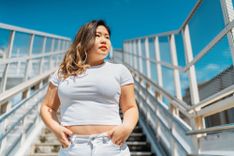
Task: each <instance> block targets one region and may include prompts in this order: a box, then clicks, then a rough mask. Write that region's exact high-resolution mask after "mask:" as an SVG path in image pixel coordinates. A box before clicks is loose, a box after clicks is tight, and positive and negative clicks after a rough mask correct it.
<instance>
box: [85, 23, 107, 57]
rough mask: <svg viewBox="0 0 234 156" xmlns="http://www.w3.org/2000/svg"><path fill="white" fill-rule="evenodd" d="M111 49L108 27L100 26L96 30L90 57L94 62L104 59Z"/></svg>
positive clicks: (89, 53)
mask: <svg viewBox="0 0 234 156" xmlns="http://www.w3.org/2000/svg"><path fill="white" fill-rule="evenodd" d="M110 48H111V41H110V36H109V33H108V31H107V29H106V27H104V26H102V25H100V26H98V27H97V29H96V34H95V42H94V46H93V47H92V48H91V50H90V51H89V52H88V57H89V58H91V59H92V60H93V59H94V60H97V61H98V60H102V59H104V58H105V57H106V56H107V55H108V53H109V51H110Z"/></svg>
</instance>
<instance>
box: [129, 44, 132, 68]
mask: <svg viewBox="0 0 234 156" xmlns="http://www.w3.org/2000/svg"><path fill="white" fill-rule="evenodd" d="M132 43H133V42H132V41H130V42H129V53H128V56H129V60H128V63H129V64H130V66H131V67H132V66H133V62H132V50H133V46H132Z"/></svg>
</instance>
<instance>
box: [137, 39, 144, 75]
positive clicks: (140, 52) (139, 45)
mask: <svg viewBox="0 0 234 156" xmlns="http://www.w3.org/2000/svg"><path fill="white" fill-rule="evenodd" d="M138 52H139V58H138V59H139V67H140V72H141V73H143V66H142V51H141V40H140V39H138Z"/></svg>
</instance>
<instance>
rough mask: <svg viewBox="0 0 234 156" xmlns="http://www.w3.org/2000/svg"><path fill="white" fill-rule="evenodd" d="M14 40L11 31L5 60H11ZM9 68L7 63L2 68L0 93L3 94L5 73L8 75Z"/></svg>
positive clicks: (13, 33) (5, 81)
mask: <svg viewBox="0 0 234 156" xmlns="http://www.w3.org/2000/svg"><path fill="white" fill-rule="evenodd" d="M14 39H15V31H14V30H12V31H11V35H10V40H9V45H8V50H7V53H6V58H11V54H12V49H13V44H14ZM9 66H10V65H9V63H7V64H6V65H5V68H4V71H3V75H2V82H1V88H0V92H4V91H5V90H6V83H7V73H8V69H9Z"/></svg>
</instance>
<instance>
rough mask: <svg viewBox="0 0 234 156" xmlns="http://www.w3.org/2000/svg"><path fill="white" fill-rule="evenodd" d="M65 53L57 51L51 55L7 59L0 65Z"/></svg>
mask: <svg viewBox="0 0 234 156" xmlns="http://www.w3.org/2000/svg"><path fill="white" fill-rule="evenodd" d="M63 53H64V51H63V50H61V51H56V52H49V53H44V54H35V55H33V56H22V57H16V58H7V59H4V60H1V62H0V65H4V64H10V63H15V62H20V61H27V60H32V59H38V58H43V57H47V56H52V55H58V54H63Z"/></svg>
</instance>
